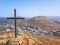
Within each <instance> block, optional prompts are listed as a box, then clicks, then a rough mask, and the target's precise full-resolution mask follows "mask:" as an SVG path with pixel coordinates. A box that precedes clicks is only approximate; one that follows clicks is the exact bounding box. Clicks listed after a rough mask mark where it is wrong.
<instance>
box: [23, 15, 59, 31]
mask: <svg viewBox="0 0 60 45" xmlns="http://www.w3.org/2000/svg"><path fill="white" fill-rule="evenodd" d="M23 25H26V26H33V27H34V28H38V29H39V30H46V31H51V30H60V25H59V24H57V23H55V22H54V21H52V20H50V19H48V18H46V17H45V16H36V17H33V18H31V19H30V20H28V21H27V22H24V23H23Z"/></svg>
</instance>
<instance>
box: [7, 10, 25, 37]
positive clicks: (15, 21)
mask: <svg viewBox="0 0 60 45" xmlns="http://www.w3.org/2000/svg"><path fill="white" fill-rule="evenodd" d="M7 19H14V22H15V23H14V26H15V37H17V27H16V23H17V22H16V19H24V18H22V17H21V18H19V17H16V9H14V17H8V18H7Z"/></svg>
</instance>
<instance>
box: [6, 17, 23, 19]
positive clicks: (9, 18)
mask: <svg viewBox="0 0 60 45" xmlns="http://www.w3.org/2000/svg"><path fill="white" fill-rule="evenodd" d="M7 19H24V18H22V17H20V18H19V17H16V18H15V17H9V18H7Z"/></svg>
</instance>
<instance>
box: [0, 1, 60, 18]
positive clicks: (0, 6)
mask: <svg viewBox="0 0 60 45" xmlns="http://www.w3.org/2000/svg"><path fill="white" fill-rule="evenodd" d="M14 8H16V10H17V16H22V17H33V16H60V0H0V17H11V16H14V14H13V11H14Z"/></svg>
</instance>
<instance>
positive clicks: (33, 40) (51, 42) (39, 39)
mask: <svg viewBox="0 0 60 45" xmlns="http://www.w3.org/2000/svg"><path fill="white" fill-rule="evenodd" d="M13 35H14V33H13V32H8V33H4V34H0V45H5V44H6V42H7V41H8V40H9V39H12V38H13V37H14V36H13ZM18 40H19V41H18V42H14V43H15V44H16V45H19V44H20V45H60V37H59V36H58V37H55V36H52V37H51V36H39V35H32V34H26V33H20V32H18ZM12 43H13V42H12Z"/></svg>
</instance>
